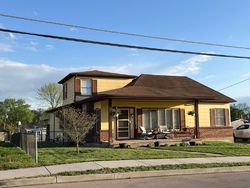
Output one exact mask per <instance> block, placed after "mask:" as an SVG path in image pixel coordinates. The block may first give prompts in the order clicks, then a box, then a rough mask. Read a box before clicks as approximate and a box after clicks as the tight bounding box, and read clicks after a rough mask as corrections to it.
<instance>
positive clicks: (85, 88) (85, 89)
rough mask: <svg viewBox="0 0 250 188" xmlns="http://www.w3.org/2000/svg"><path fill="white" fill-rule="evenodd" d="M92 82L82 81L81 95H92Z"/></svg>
mask: <svg viewBox="0 0 250 188" xmlns="http://www.w3.org/2000/svg"><path fill="white" fill-rule="evenodd" d="M91 85H92V84H91V80H81V95H91V93H92V88H91Z"/></svg>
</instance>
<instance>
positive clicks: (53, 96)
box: [37, 83, 62, 108]
mask: <svg viewBox="0 0 250 188" xmlns="http://www.w3.org/2000/svg"><path fill="white" fill-rule="evenodd" d="M37 98H38V99H39V100H41V101H44V102H46V103H47V104H48V105H49V108H56V107H58V106H60V105H61V104H62V87H61V86H60V85H59V84H57V83H48V84H45V85H43V86H42V87H41V88H39V89H38V90H37Z"/></svg>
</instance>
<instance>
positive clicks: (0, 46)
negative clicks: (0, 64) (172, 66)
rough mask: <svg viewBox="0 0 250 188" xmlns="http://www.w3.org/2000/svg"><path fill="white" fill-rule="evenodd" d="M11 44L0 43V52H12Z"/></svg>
mask: <svg viewBox="0 0 250 188" xmlns="http://www.w3.org/2000/svg"><path fill="white" fill-rule="evenodd" d="M13 51H14V49H13V46H12V45H10V44H5V43H0V52H13Z"/></svg>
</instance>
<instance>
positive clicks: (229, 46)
mask: <svg viewBox="0 0 250 188" xmlns="http://www.w3.org/2000/svg"><path fill="white" fill-rule="evenodd" d="M0 16H2V17H7V18H13V19H19V20H25V21H32V22H39V23H46V24H53V25H59V26H66V27H74V28H80V29H86V30H91V31H98V32H105V33H112V34H119V35H127V36H133V37H143V38H149V39H157V40H167V41H173V42H182V43H189V44H198V45H208V46H217V47H224V48H236V49H244V50H250V47H244V46H236V45H227V44H219V43H210V42H202V41H193V40H182V39H176V38H169V37H162V36H153V35H144V34H139V33H129V32H123V31H115V30H107V29H100V28H95V27H88V26H81V25H74V24H67V23H62V22H55V21H48V20H41V19H34V18H27V17H21V16H15V15H9V14H3V13H0Z"/></svg>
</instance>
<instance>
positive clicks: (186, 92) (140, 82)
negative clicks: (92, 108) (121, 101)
mask: <svg viewBox="0 0 250 188" xmlns="http://www.w3.org/2000/svg"><path fill="white" fill-rule="evenodd" d="M98 96H99V97H110V98H131V99H132V98H136V99H146V98H147V99H170V100H171V99H178V100H180V99H183V100H188V99H200V100H203V101H208V100H209V101H211V102H235V100H234V99H232V98H229V97H227V96H225V95H223V94H221V93H219V92H217V91H215V90H213V89H211V88H209V87H207V86H205V85H203V84H200V83H199V82H196V81H194V80H192V79H190V78H188V77H185V76H161V75H148V74H142V75H140V76H139V77H137V78H136V79H134V80H133V81H132V82H131V83H129V84H128V85H127V86H125V87H123V88H119V89H114V90H110V91H105V92H101V93H98Z"/></svg>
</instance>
